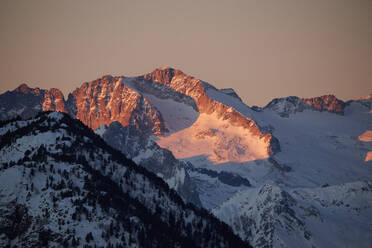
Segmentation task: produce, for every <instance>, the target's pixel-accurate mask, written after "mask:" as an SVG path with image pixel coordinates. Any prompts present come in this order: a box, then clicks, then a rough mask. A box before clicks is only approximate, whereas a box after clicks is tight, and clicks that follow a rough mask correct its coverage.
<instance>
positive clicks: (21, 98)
mask: <svg viewBox="0 0 372 248" xmlns="http://www.w3.org/2000/svg"><path fill="white" fill-rule="evenodd" d="M39 111H58V112H66V108H65V100H64V97H63V94H62V92H61V91H60V90H58V89H50V90H43V89H40V88H30V87H28V86H27V84H21V85H20V86H18V87H17V88H16V89H15V90H13V91H7V92H5V93H4V94H2V95H0V119H1V120H6V119H10V118H14V117H17V116H21V117H22V118H29V117H32V116H34V115H36V114H37V113H38V112H39Z"/></svg>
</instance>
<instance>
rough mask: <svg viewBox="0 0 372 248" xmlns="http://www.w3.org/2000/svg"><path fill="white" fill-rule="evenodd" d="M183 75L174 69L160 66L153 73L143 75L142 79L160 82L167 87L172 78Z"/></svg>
mask: <svg viewBox="0 0 372 248" xmlns="http://www.w3.org/2000/svg"><path fill="white" fill-rule="evenodd" d="M179 75H183V76H185V74H184V73H183V72H182V71H181V70H178V69H174V68H172V67H168V66H162V67H159V68H156V69H155V70H154V71H152V72H150V73H148V74H145V75H144V76H143V77H144V78H145V79H147V80H151V81H155V82H160V83H163V84H165V85H169V84H170V83H171V82H172V79H173V77H175V76H179Z"/></svg>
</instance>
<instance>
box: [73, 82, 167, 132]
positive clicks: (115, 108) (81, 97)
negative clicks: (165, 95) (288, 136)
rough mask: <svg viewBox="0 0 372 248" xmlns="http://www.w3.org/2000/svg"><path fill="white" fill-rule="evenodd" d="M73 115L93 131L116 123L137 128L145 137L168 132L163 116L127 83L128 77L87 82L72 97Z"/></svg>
mask: <svg viewBox="0 0 372 248" xmlns="http://www.w3.org/2000/svg"><path fill="white" fill-rule="evenodd" d="M68 105H69V110H70V114H71V115H72V116H74V117H75V118H77V119H79V120H81V121H82V122H83V123H84V124H85V125H87V126H89V127H90V128H92V129H93V130H95V129H97V128H98V127H99V126H101V125H109V124H110V123H111V122H113V121H118V122H120V123H121V124H122V125H123V126H128V125H133V126H136V127H137V130H139V131H141V132H142V133H145V134H150V133H154V134H157V135H163V134H164V133H165V132H166V129H165V127H164V123H163V120H162V116H161V114H160V113H159V112H158V111H157V110H156V109H154V108H153V107H152V106H151V105H150V104H149V102H148V101H147V100H146V98H144V97H143V95H141V94H140V93H139V92H137V91H135V90H133V89H132V88H130V87H128V85H126V84H125V83H124V77H112V76H104V77H102V78H100V79H97V80H95V81H93V82H89V83H84V84H83V85H82V86H81V87H80V88H77V89H76V90H74V92H73V93H72V94H70V95H69V98H68Z"/></svg>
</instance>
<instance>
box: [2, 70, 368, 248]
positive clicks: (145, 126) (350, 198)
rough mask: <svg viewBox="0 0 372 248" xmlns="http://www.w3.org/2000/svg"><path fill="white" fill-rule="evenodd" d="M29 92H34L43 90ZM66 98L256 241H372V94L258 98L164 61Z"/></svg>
mask: <svg viewBox="0 0 372 248" xmlns="http://www.w3.org/2000/svg"><path fill="white" fill-rule="evenodd" d="M28 91H30V92H31V93H28V94H27V93H22V94H24V95H25V96H28V95H30V94H34V93H32V92H33V91H34V89H29V90H28ZM10 93H12V92H10ZM10 93H9V92H8V93H6V94H10ZM12 94H14V93H12ZM4 95H5V94H3V95H1V96H0V114H1V116H5V117H6V116H14V115H15V114H14V113H19V112H22V111H21V109H22V106H20V107H18V105H14V106H13V105H12V107H11V108H10V107H8V106H7V105H4V104H3V103H2V101H1V99H2V97H3V96H4ZM4 99H5V98H4ZM43 99H44V98H43ZM5 102H6V101H5ZM63 103H64V106H65V107H64V109H62V110H60V111H62V112H67V113H68V114H69V115H70V116H72V117H74V118H76V119H79V120H81V121H82V122H83V123H84V124H85V125H87V126H89V127H90V128H92V129H93V130H96V133H97V134H99V135H101V136H102V137H103V138H104V139H105V140H106V141H107V142H108V143H109V144H110V145H111V146H112V147H114V148H117V149H119V150H121V151H122V152H123V153H124V154H126V155H127V156H128V157H129V158H132V159H133V160H134V161H135V162H137V163H139V164H141V165H142V166H143V167H145V168H147V169H148V170H150V171H152V172H154V173H156V174H158V175H159V176H160V177H162V178H163V179H164V180H165V181H166V182H167V183H168V185H169V186H170V187H171V188H174V189H176V190H177V191H178V193H179V194H180V195H181V196H182V197H183V199H185V200H188V201H191V202H194V203H196V202H197V200H196V199H200V204H201V205H202V206H203V207H205V208H207V209H208V210H210V211H211V212H212V213H213V214H215V215H216V216H217V217H218V218H220V219H221V220H223V221H225V222H226V223H228V224H229V225H230V226H231V227H232V228H233V230H234V231H235V232H236V233H237V234H239V235H240V236H241V237H242V238H243V239H245V240H248V241H250V242H251V243H252V244H254V245H255V247H302V246H304V247H312V246H314V247H329V245H327V244H332V245H333V246H337V247H350V246H352V245H351V244H352V243H353V242H357V241H358V243H357V244H358V245H359V246H360V247H368V246H366V244H368V243H370V240H371V236H372V234H371V232H368V230H370V229H371V226H370V225H368V222H367V221H365V220H368V219H370V218H371V217H372V215H371V194H370V185H371V181H372V168H371V163H372V162H371V161H372V138H371V137H372V115H371V113H372V110H371V109H372V98H371V97H370V96H367V97H362V98H358V99H354V100H350V101H342V100H340V99H337V98H336V97H335V96H333V95H326V96H320V97H314V98H299V97H295V96H292V97H285V98H278V99H274V100H273V101H271V102H270V103H269V104H268V105H267V106H266V107H264V108H260V107H252V108H251V107H249V106H247V105H246V104H244V102H243V101H242V100H241V98H240V97H239V96H238V94H237V93H236V92H235V91H234V90H232V89H217V88H215V87H214V86H212V85H211V84H209V83H206V82H204V81H202V80H199V79H197V78H194V77H192V76H189V75H186V74H185V73H183V72H181V71H179V70H176V69H172V68H169V67H163V68H159V69H156V70H154V71H153V72H151V73H148V74H145V75H143V76H139V77H123V76H121V77H112V76H104V77H102V78H100V79H97V80H95V81H92V82H86V83H84V84H83V85H82V86H81V87H79V88H77V89H76V90H75V91H74V92H73V93H72V94H70V95H69V97H68V100H67V101H63ZM37 106H40V107H39V108H38V109H40V110H42V109H43V107H42V106H43V104H41V105H37ZM9 113H11V114H9ZM342 198H345V200H344V202H343V203H344V204H343V205H342V204H341V203H340V202H341V201H342ZM317 199H318V200H319V199H321V200H319V201H320V202H321V203H318V202H319V201H318V200H317ZM323 203H324V204H323ZM347 204H348V205H347ZM355 209H358V211H356V210H355ZM354 210H355V211H354ZM313 215H316V216H317V217H316V218H315V217H314V218H313V217H311V216H313ZM309 216H310V217H309ZM312 218H313V219H312ZM337 225H339V226H340V227H342V229H337V227H336V226H337ZM328 229H329V230H330V232H329V234H328V235H327V236H326V237H325V236H324V233H322V232H325V231H324V230H328ZM342 230H344V232H347V235H343V234H342ZM358 233H360V235H358ZM340 236H342V237H345V239H344V242H343V241H342V239H341V238H340Z"/></svg>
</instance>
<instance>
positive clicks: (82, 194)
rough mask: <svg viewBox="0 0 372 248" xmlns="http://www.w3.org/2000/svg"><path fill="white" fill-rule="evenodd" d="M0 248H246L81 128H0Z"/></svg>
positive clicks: (51, 119)
mask: <svg viewBox="0 0 372 248" xmlns="http://www.w3.org/2000/svg"><path fill="white" fill-rule="evenodd" d="M0 134H1V136H0V137H1V139H0V164H1V169H0V196H1V197H0V212H1V215H0V235H1V239H0V246H1V247H15V246H17V247H87V246H90V247H93V246H105V247H111V246H115V247H248V246H249V245H248V244H247V243H243V242H242V241H241V240H240V239H239V238H238V237H237V236H235V235H234V234H233V233H232V231H231V229H230V228H229V227H228V226H227V225H226V224H224V223H222V222H220V221H219V220H217V219H216V218H215V217H213V216H212V215H211V214H209V213H207V212H206V211H205V210H200V209H197V208H195V207H194V206H193V205H190V204H185V203H184V202H183V201H182V200H181V198H179V197H178V195H177V194H176V193H175V191H173V190H171V189H169V187H168V186H167V184H165V183H164V182H163V181H162V180H161V179H160V178H159V177H157V176H156V175H155V174H153V173H151V172H148V171H147V170H146V169H143V168H142V167H140V166H137V165H136V164H134V163H133V162H132V161H131V160H128V159H127V158H126V157H124V155H122V154H121V153H120V152H119V151H117V150H115V149H113V148H111V147H110V146H108V145H107V144H106V143H105V142H104V141H103V140H102V139H101V138H100V137H99V136H97V135H96V134H94V133H93V131H91V130H90V129H89V128H88V127H86V126H85V125H83V124H82V123H81V122H80V121H78V120H74V119H72V118H70V117H69V116H68V115H66V114H62V113H56V112H44V113H41V114H39V115H37V116H36V117H35V118H32V119H28V120H14V121H8V122H2V123H1V125H0Z"/></svg>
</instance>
